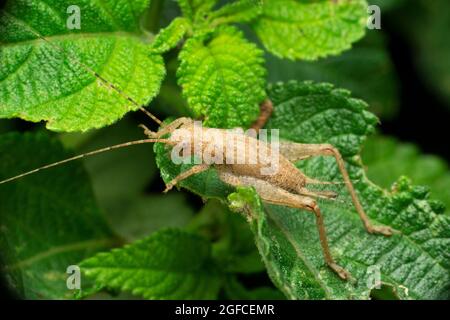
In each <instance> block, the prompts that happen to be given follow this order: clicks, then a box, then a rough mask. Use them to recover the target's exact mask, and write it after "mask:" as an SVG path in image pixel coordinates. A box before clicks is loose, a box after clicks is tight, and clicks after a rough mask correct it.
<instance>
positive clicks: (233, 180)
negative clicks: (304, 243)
mask: <svg viewBox="0 0 450 320" xmlns="http://www.w3.org/2000/svg"><path fill="white" fill-rule="evenodd" d="M219 177H220V179H221V180H223V181H224V182H226V183H228V184H231V185H233V186H253V187H254V188H255V190H256V192H257V193H258V195H259V196H260V197H261V199H262V200H263V201H264V202H267V203H272V204H276V205H282V206H287V207H291V208H296V209H304V210H307V211H310V212H312V213H314V215H315V216H316V225H317V230H318V232H319V239H320V245H321V246H322V252H323V255H324V258H325V262H326V263H327V265H328V266H329V267H330V268H331V269H332V270H333V271H334V272H336V273H337V275H338V276H339V277H340V278H342V279H344V280H349V279H351V275H350V273H349V272H348V271H347V270H345V269H344V268H342V267H341V266H339V265H338V264H337V263H336V262H335V261H334V259H333V257H332V255H331V253H330V248H329V245H328V240H327V234H326V231H325V225H324V222H323V216H322V213H321V211H320V208H319V206H318V205H317V202H316V201H315V200H314V199H313V198H309V197H304V196H300V195H297V194H293V193H290V192H288V191H286V190H284V189H282V188H279V187H276V186H273V185H272V184H270V183H268V182H266V181H264V180H260V179H257V178H253V177H247V176H237V175H234V174H233V173H230V172H219Z"/></svg>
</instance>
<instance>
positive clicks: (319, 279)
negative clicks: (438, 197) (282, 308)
mask: <svg viewBox="0 0 450 320" xmlns="http://www.w3.org/2000/svg"><path fill="white" fill-rule="evenodd" d="M269 97H270V98H271V100H272V101H273V102H274V105H275V112H274V114H273V116H272V118H271V120H270V121H269V123H268V125H267V128H268V129H271V128H274V129H280V136H281V138H283V139H286V140H291V141H293V142H301V143H331V144H333V145H334V146H336V147H337V148H338V149H339V150H340V151H341V153H342V155H343V156H344V158H345V160H346V162H347V169H348V170H349V173H350V176H351V178H352V180H353V181H354V185H355V188H356V189H357V192H358V194H359V196H360V199H361V201H362V204H363V207H364V208H365V210H366V212H367V213H368V215H369V216H370V218H371V219H372V221H373V222H374V223H376V224H383V225H389V226H391V227H393V228H394V229H395V230H397V231H399V232H400V233H399V234H397V235H394V236H392V237H390V238H387V237H383V236H377V235H370V234H368V233H367V232H366V230H365V229H364V227H363V224H362V223H361V221H360V219H359V217H358V215H357V213H356V211H355V210H354V208H353V206H347V205H342V204H340V203H339V202H331V203H327V202H324V203H322V202H320V204H319V205H320V206H321V209H322V212H323V214H324V217H325V226H326V229H327V231H328V237H329V240H330V245H331V251H332V254H333V256H334V257H335V258H336V260H337V262H338V263H339V264H341V265H342V266H343V267H345V268H347V270H349V271H350V272H351V273H352V275H353V277H354V278H355V279H356V280H357V281H356V283H351V282H346V281H342V280H341V279H340V278H338V277H337V275H336V274H334V273H333V272H332V271H331V270H330V269H329V268H328V267H327V266H326V265H325V263H324V259H323V256H322V252H321V246H320V242H319V238H318V234H317V229H316V226H315V217H314V215H313V214H311V213H310V212H306V211H300V210H294V209H289V208H286V207H283V206H274V205H263V204H262V203H261V202H260V199H259V198H258V197H257V195H256V194H255V193H254V192H253V190H252V189H243V190H240V191H239V193H235V194H234V195H233V196H231V197H230V198H228V200H229V201H230V203H231V205H232V207H234V208H245V207H247V214H248V215H249V217H250V218H251V219H252V220H251V221H252V222H251V226H252V230H253V231H254V233H255V237H256V241H257V244H258V248H259V250H260V253H261V255H262V257H263V259H264V261H265V264H266V267H267V268H268V271H269V274H270V275H271V278H272V280H273V281H274V283H275V284H276V285H277V287H278V288H279V289H280V290H282V291H283V292H284V293H285V294H286V296H287V297H289V298H299V299H306V298H310V299H324V298H331V299H338V298H341V299H367V298H369V296H370V292H371V288H372V286H373V285H375V284H376V281H375V280H376V277H377V275H378V274H379V275H380V277H381V278H380V280H381V281H383V283H386V284H388V285H391V286H393V288H394V290H395V291H396V293H397V294H398V296H399V297H400V298H404V299H408V298H409V299H436V298H445V297H446V295H448V289H449V286H450V276H449V274H450V273H449V269H450V256H449V253H448V250H447V248H448V245H449V244H450V231H449V230H450V228H449V225H450V221H449V217H447V216H445V215H440V214H439V213H440V212H442V208H441V207H440V206H439V205H436V203H435V202H430V201H429V200H428V199H427V193H426V192H424V190H423V188H417V187H411V186H410V185H409V184H408V183H407V182H406V181H405V180H400V181H399V183H398V184H397V187H396V188H395V189H394V191H393V192H391V193H389V192H388V191H386V190H383V189H381V188H379V187H377V186H375V185H374V184H373V183H371V182H370V181H369V180H368V179H367V178H366V176H365V173H364V170H363V168H362V165H361V162H360V159H359V156H358V153H359V151H360V148H361V144H362V143H363V142H364V140H365V139H366V135H368V134H369V133H371V132H373V130H374V125H375V124H376V122H377V119H376V117H375V116H373V115H372V114H371V113H369V112H367V111H366V108H367V105H366V104H365V103H364V102H363V101H361V100H357V99H354V98H352V97H351V95H350V93H349V92H348V91H346V90H339V89H335V88H333V86H332V85H329V84H314V83H311V82H303V83H301V82H295V81H293V82H288V83H284V84H283V83H280V84H277V85H274V86H271V87H270V88H269ZM155 150H156V151H157V164H158V166H159V167H160V169H161V173H162V177H163V179H164V180H165V181H166V182H167V181H169V180H170V179H171V178H173V177H175V176H176V175H177V174H178V173H179V172H180V171H184V170H186V167H184V168H181V169H180V167H179V166H178V167H177V166H174V165H173V164H172V165H170V164H169V163H170V158H169V157H168V155H167V154H168V151H167V149H166V148H165V147H164V146H161V145H155ZM299 166H300V168H301V169H302V170H303V171H304V172H305V173H306V174H307V175H308V176H310V177H313V178H315V179H320V180H323V181H342V180H339V177H340V174H339V171H338V169H337V166H336V163H335V161H334V159H332V158H328V157H327V158H325V157H316V158H312V159H310V160H307V161H302V162H300V163H299ZM181 186H182V187H185V188H188V189H189V190H192V191H193V192H195V193H198V194H200V195H202V196H203V197H208V198H211V197H212V198H219V199H222V200H225V199H227V196H228V195H229V194H230V192H229V190H230V187H229V186H227V185H226V184H224V183H223V182H220V181H218V178H217V173H216V172H215V171H214V170H213V169H211V170H209V171H207V172H204V173H203V174H201V175H198V176H194V177H192V178H189V179H186V180H185V181H183V182H182V183H181ZM342 192H344V190H343V191H342Z"/></svg>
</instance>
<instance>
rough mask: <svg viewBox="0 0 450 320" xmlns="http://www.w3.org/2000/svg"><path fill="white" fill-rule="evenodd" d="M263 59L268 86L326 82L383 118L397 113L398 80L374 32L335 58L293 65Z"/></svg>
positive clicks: (382, 45) (383, 43) (381, 39)
mask: <svg viewBox="0 0 450 320" xmlns="http://www.w3.org/2000/svg"><path fill="white" fill-rule="evenodd" d="M266 60H267V71H268V72H267V73H268V80H269V81H270V82H272V83H275V82H278V81H288V80H292V79H298V80H299V79H305V80H314V81H317V82H329V83H333V84H335V85H336V86H339V87H342V88H347V89H349V90H351V91H352V93H353V95H354V96H355V97H357V98H361V99H364V100H365V101H367V103H368V104H369V106H370V111H371V112H374V113H375V114H376V115H377V116H379V117H381V118H383V119H390V118H392V117H393V116H394V115H395V114H396V113H397V109H398V106H399V97H398V85H397V80H398V79H397V76H396V73H395V70H394V66H393V64H392V61H391V59H390V57H389V54H388V51H387V48H386V44H385V39H384V37H382V35H381V34H380V33H379V32H378V31H369V32H368V34H367V36H366V37H365V38H364V39H363V40H362V41H360V42H358V43H357V44H356V45H355V46H354V47H353V48H352V49H351V50H348V51H346V52H344V53H343V54H341V55H339V56H336V57H328V58H326V59H322V60H319V61H314V62H312V61H295V62H294V61H290V60H284V59H280V58H277V57H275V56H272V55H269V54H267V55H266ZM368 75H370V76H368Z"/></svg>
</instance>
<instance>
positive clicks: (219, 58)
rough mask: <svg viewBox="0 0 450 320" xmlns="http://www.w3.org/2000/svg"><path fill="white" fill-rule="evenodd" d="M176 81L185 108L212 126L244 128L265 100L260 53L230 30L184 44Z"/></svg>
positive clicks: (222, 30)
mask: <svg viewBox="0 0 450 320" xmlns="http://www.w3.org/2000/svg"><path fill="white" fill-rule="evenodd" d="M180 60H181V64H180V67H179V69H178V72H177V75H178V82H179V84H180V85H181V86H182V88H183V94H184V95H185V96H186V98H187V100H188V103H189V106H190V107H191V108H192V109H193V111H194V112H195V113H196V115H198V116H204V117H205V124H206V125H209V126H213V127H227V128H232V127H237V126H243V127H246V126H248V125H250V124H251V123H252V122H253V121H254V120H255V119H256V118H257V117H258V114H259V103H261V102H262V100H263V99H264V98H265V96H266V94H265V90H264V87H265V69H264V67H263V63H264V59H263V57H262V51H261V50H260V49H258V48H257V47H256V45H254V44H252V43H250V42H248V41H247V40H246V39H245V38H244V37H243V35H242V32H240V31H238V30H237V29H235V28H233V27H223V28H219V29H218V30H217V31H216V32H215V33H214V34H212V35H210V36H199V37H193V38H190V39H189V40H188V41H186V44H185V45H184V47H183V50H182V51H181V53H180Z"/></svg>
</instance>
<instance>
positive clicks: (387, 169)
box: [361, 136, 450, 213]
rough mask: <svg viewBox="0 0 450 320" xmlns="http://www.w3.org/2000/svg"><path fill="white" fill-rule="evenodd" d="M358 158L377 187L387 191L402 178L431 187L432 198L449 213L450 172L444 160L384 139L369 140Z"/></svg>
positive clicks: (407, 145) (387, 138)
mask: <svg viewBox="0 0 450 320" xmlns="http://www.w3.org/2000/svg"><path fill="white" fill-rule="evenodd" d="M361 156H362V159H363V162H364V164H365V165H366V167H367V176H368V177H369V179H371V180H372V181H373V182H374V183H376V184H377V185H379V186H381V187H385V188H389V187H390V186H391V185H392V184H393V183H394V182H395V177H399V176H401V175H405V176H407V177H409V178H410V179H411V180H412V181H413V182H414V183H415V184H420V185H425V186H428V187H430V189H431V194H432V198H435V199H438V200H439V201H442V202H443V203H445V206H446V208H447V213H450V170H449V167H448V164H447V163H446V162H445V161H444V160H443V159H441V158H439V157H437V156H433V155H425V154H421V153H420V151H419V149H418V148H417V147H416V146H415V145H413V144H410V143H401V142H399V141H397V140H396V139H394V138H391V137H384V136H375V137H371V138H370V139H368V141H367V142H366V144H365V145H364V148H363V151H362V154H361Z"/></svg>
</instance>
